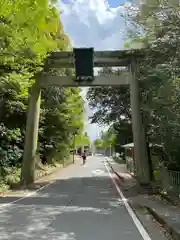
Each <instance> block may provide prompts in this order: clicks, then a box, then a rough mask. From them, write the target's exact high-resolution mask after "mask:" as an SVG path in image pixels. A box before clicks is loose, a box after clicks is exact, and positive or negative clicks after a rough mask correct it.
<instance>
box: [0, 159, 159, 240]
mask: <svg viewBox="0 0 180 240" xmlns="http://www.w3.org/2000/svg"><path fill="white" fill-rule="evenodd" d="M112 179H113V173H112V172H111V170H110V168H109V166H108V164H107V162H106V159H105V158H104V157H103V156H95V157H89V159H88V161H87V163H86V165H82V164H81V163H77V164H75V165H71V166H69V167H67V168H65V169H62V170H61V171H59V173H58V174H57V176H56V180H55V181H53V182H50V183H49V185H48V186H46V187H44V188H42V189H40V190H39V191H37V192H33V194H32V195H29V196H28V197H24V198H21V199H19V198H18V197H13V196H9V197H3V198H0V239H1V240H2V239H9V240H11V239H12V240H24V239H29V240H30V239H34V240H41V239H44V240H117V239H120V240H131V239H133V240H149V239H151V238H149V236H148V234H147V232H146V230H145V229H144V228H143V227H142V225H141V223H140V222H139V220H138V219H137V218H136V216H135V214H134V213H133V211H132V209H131V208H130V207H129V205H127V203H126V201H125V200H123V199H122V197H123V196H122V195H121V192H120V189H119V188H118V186H117V185H116V184H115V182H114V180H112ZM8 202H11V203H10V204H7V203H8ZM151 240H155V239H151Z"/></svg>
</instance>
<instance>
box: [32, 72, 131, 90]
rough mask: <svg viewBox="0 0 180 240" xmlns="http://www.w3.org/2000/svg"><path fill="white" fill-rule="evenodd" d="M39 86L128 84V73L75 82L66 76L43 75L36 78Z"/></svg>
mask: <svg viewBox="0 0 180 240" xmlns="http://www.w3.org/2000/svg"><path fill="white" fill-rule="evenodd" d="M37 83H38V84H39V85H40V86H41V87H48V86H66V87H98V86H104V87H105V86H120V85H126V84H129V73H128V72H125V73H123V74H122V75H121V76H97V77H95V80H94V81H92V82H89V81H84V82H77V81H75V80H74V79H73V78H71V77H67V76H45V77H41V78H39V79H38V80H37Z"/></svg>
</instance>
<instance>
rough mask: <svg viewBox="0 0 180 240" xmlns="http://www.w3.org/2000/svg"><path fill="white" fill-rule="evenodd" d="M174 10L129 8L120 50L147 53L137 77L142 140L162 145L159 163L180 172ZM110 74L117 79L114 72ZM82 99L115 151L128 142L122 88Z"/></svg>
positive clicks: (166, 4)
mask: <svg viewBox="0 0 180 240" xmlns="http://www.w3.org/2000/svg"><path fill="white" fill-rule="evenodd" d="M179 4H180V3H179V2H178V1H173V2H172V1H153V0H147V1H145V3H144V4H139V6H138V7H137V6H136V9H135V8H134V9H135V10H134V12H132V11H133V9H132V8H131V9H130V10H129V14H128V17H129V19H128V21H129V23H130V24H128V26H129V29H128V30H129V32H128V41H127V42H126V43H125V47H126V48H142V47H145V48H146V49H147V53H146V57H145V58H144V59H143V61H140V62H139V71H138V72H137V77H138V80H141V86H140V88H141V93H142V98H141V103H142V104H141V109H142V116H143V120H144V124H145V128H146V132H147V137H148V141H149V142H152V143H155V144H158V145H162V147H163V149H164V151H165V154H166V155H167V156H168V158H167V159H168V162H167V159H165V158H164V161H165V162H166V164H167V165H168V166H169V167H170V166H171V168H172V165H174V167H173V168H176V169H180V161H179V159H180V115H179V112H180V98H179V96H180V84H179V76H180V69H179V61H180V54H179V53H180V41H179V39H180V27H179V24H178V23H179V20H180V17H179V7H180V5H179ZM137 8H138V9H137ZM132 13H133V14H132ZM106 71H107V69H103V72H106ZM110 71H111V72H112V74H118V71H119V70H118V71H117V70H115V72H117V73H115V72H114V71H112V70H110ZM88 99H89V101H90V106H91V107H92V108H94V109H95V114H94V116H93V117H92V122H97V123H100V124H104V123H105V124H106V123H111V124H112V125H113V127H114V129H116V134H117V133H118V141H119V142H118V144H119V145H120V144H125V143H128V142H131V141H132V132H131V109H130V105H129V103H130V101H129V91H128V90H125V89H124V87H123V86H122V87H121V88H116V89H115V88H106V89H104V88H101V89H100V88H97V89H90V90H89V92H88ZM116 136H117V135H116ZM123 139H124V141H123Z"/></svg>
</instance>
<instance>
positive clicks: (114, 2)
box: [108, 0, 125, 8]
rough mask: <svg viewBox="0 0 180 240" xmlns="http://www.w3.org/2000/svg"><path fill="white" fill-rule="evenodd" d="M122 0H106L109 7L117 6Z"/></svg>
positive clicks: (122, 2)
mask: <svg viewBox="0 0 180 240" xmlns="http://www.w3.org/2000/svg"><path fill="white" fill-rule="evenodd" d="M124 2H125V1H124V0H108V3H109V5H110V7H115V8H116V7H119V5H121V4H124Z"/></svg>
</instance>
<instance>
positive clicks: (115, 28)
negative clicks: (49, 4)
mask: <svg viewBox="0 0 180 240" xmlns="http://www.w3.org/2000/svg"><path fill="white" fill-rule="evenodd" d="M123 1H124V0H108V1H107V0H62V1H60V8H61V9H62V10H63V13H62V16H61V20H62V22H63V26H64V30H65V32H66V33H67V34H68V36H69V37H70V39H71V42H72V45H73V47H94V48H95V50H115V49H122V48H123V46H124V41H125V36H126V24H125V20H124V18H123V17H122V13H124V12H125V11H126V5H127V4H125V5H124V2H123ZM84 95H85V90H84ZM91 114H92V111H90V109H89V108H88V104H87V102H86V116H85V121H86V124H85V126H86V131H87V132H88V134H89V136H90V137H91V139H95V138H96V137H97V136H98V134H99V132H100V131H101V130H102V128H100V127H98V126H97V125H96V124H93V125H92V124H89V122H88V116H90V115H91Z"/></svg>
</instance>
